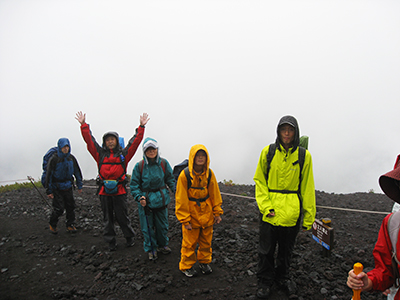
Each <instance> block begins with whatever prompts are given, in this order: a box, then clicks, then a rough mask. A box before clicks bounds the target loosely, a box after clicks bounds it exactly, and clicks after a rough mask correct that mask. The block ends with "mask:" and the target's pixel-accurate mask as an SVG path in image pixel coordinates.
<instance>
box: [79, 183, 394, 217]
mask: <svg viewBox="0 0 400 300" xmlns="http://www.w3.org/2000/svg"><path fill="white" fill-rule="evenodd" d="M83 187H88V188H97V186H93V185H84V186H83ZM221 194H222V195H226V196H232V197H239V198H246V199H252V200H256V198H254V197H249V196H242V195H236V194H228V193H222V192H221ZM317 207H318V208H325V209H334V210H344V211H353V212H359V213H368V214H380V215H388V214H390V212H386V211H371V210H360V209H351V208H341V207H332V206H321V205H317Z"/></svg>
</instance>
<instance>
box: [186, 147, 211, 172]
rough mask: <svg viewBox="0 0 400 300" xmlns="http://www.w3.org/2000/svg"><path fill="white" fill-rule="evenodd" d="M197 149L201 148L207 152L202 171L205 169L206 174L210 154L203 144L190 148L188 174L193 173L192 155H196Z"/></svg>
mask: <svg viewBox="0 0 400 300" xmlns="http://www.w3.org/2000/svg"><path fill="white" fill-rule="evenodd" d="M199 150H203V151H204V152H206V154H207V162H206V169H205V170H204V171H206V174H207V176H208V169H209V168H210V155H209V154H208V150H207V148H206V147H205V146H204V145H200V144H197V145H194V146H193V147H192V148H190V152H189V164H188V166H189V171H190V174H193V166H194V157H195V156H196V153H197V151H199Z"/></svg>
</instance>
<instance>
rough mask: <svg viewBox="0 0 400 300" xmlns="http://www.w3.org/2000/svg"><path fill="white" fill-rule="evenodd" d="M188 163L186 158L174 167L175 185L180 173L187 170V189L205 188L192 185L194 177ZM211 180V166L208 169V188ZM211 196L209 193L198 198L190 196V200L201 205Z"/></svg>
mask: <svg viewBox="0 0 400 300" xmlns="http://www.w3.org/2000/svg"><path fill="white" fill-rule="evenodd" d="M188 165H189V160H187V159H185V160H184V161H183V162H181V163H180V164H179V165H176V166H175V167H174V170H173V174H174V177H175V185H176V183H177V182H178V177H179V175H180V174H181V172H182V171H183V172H185V176H186V179H187V189H188V190H189V189H200V190H202V189H204V188H203V187H192V179H193V178H192V176H190V172H189V166H188ZM210 181H211V169H210V168H209V169H208V181H207V189H208V187H209V186H210ZM175 190H176V186H175ZM209 197H210V195H209V194H207V196H206V197H204V198H201V199H196V198H191V197H189V200H190V201H195V202H196V203H197V205H198V206H200V202H204V201H206V200H207V199H208V198H209Z"/></svg>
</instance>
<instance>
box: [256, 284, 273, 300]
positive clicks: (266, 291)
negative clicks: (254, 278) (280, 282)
mask: <svg viewBox="0 0 400 300" xmlns="http://www.w3.org/2000/svg"><path fill="white" fill-rule="evenodd" d="M270 294H271V288H270V287H269V286H266V287H262V288H259V289H258V290H257V298H260V299H267V298H268V297H269V295H270Z"/></svg>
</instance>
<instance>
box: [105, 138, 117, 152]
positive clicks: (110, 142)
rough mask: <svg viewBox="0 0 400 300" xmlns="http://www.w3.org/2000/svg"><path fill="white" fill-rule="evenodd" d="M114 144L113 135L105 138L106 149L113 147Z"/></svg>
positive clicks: (115, 141) (115, 142)
mask: <svg viewBox="0 0 400 300" xmlns="http://www.w3.org/2000/svg"><path fill="white" fill-rule="evenodd" d="M116 145H117V139H116V137H115V136H112V135H110V136H108V137H107V138H106V147H107V148H108V149H110V150H111V149H114V148H115V146H116Z"/></svg>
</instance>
